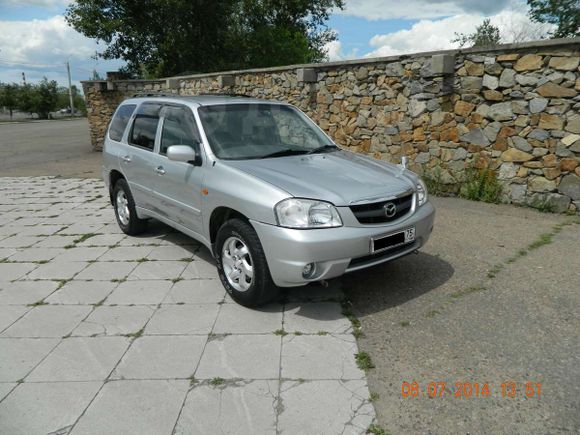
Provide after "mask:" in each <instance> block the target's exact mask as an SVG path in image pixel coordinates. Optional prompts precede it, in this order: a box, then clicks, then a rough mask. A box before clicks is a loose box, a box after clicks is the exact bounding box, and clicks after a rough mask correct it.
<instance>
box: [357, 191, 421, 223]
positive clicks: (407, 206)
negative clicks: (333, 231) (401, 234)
mask: <svg viewBox="0 0 580 435" xmlns="http://www.w3.org/2000/svg"><path fill="white" fill-rule="evenodd" d="M390 202H391V203H393V204H395V206H396V207H397V211H396V212H395V214H394V215H393V216H390V217H389V216H387V215H386V213H385V208H384V207H385V205H386V204H388V203H390ZM412 205H413V194H412V193H410V194H408V195H405V196H401V197H400V198H395V199H390V200H388V201H381V202H374V203H372V204H361V205H351V206H350V209H351V210H352V212H353V213H354V215H355V217H356V218H357V220H358V221H359V222H360V223H361V224H382V223H385V222H392V221H394V220H397V219H399V218H400V217H401V216H404V215H406V214H407V213H408V212H409V211H410V210H411V207H412Z"/></svg>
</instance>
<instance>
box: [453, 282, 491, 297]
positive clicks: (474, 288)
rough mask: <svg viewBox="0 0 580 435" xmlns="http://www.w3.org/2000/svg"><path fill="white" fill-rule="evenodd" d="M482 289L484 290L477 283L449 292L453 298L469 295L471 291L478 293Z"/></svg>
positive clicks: (483, 288)
mask: <svg viewBox="0 0 580 435" xmlns="http://www.w3.org/2000/svg"><path fill="white" fill-rule="evenodd" d="M484 290H486V288H485V287H482V286H479V285H474V286H472V287H467V288H464V289H463V290H459V291H456V292H454V293H451V297H452V298H453V299H459V298H462V297H464V296H467V295H470V294H472V293H479V292H482V291H484Z"/></svg>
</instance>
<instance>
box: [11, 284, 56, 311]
mask: <svg viewBox="0 0 580 435" xmlns="http://www.w3.org/2000/svg"><path fill="white" fill-rule="evenodd" d="M58 286H59V284H58V283H57V282H54V281H14V282H11V283H7V284H5V285H4V289H3V290H2V291H1V292H0V306H1V305H26V304H34V303H36V302H38V301H42V300H43V299H44V298H46V297H47V296H48V295H50V294H52V293H53V292H54V291H55V290H56V289H57V288H58Z"/></svg>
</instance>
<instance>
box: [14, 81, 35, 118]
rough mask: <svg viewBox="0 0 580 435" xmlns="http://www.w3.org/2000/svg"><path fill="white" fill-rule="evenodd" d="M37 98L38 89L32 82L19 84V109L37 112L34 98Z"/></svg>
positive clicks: (31, 112)
mask: <svg viewBox="0 0 580 435" xmlns="http://www.w3.org/2000/svg"><path fill="white" fill-rule="evenodd" d="M35 98H36V89H35V87H34V86H33V85H31V84H30V83H28V84H26V85H22V86H18V110H21V111H22V112H28V113H30V114H33V113H35V110H34V109H35V107H34V100H35Z"/></svg>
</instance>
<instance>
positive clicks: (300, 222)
mask: <svg viewBox="0 0 580 435" xmlns="http://www.w3.org/2000/svg"><path fill="white" fill-rule="evenodd" d="M274 210H275V212H276V217H277V218H278V224H279V225H280V226H282V227H288V228H331V227H340V226H342V221H341V220H340V216H339V215H338V210H336V207H335V206H333V205H332V204H329V203H328V202H322V201H315V200H312V199H298V198H288V199H285V200H284V201H280V202H279V203H278V204H276V207H274Z"/></svg>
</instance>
